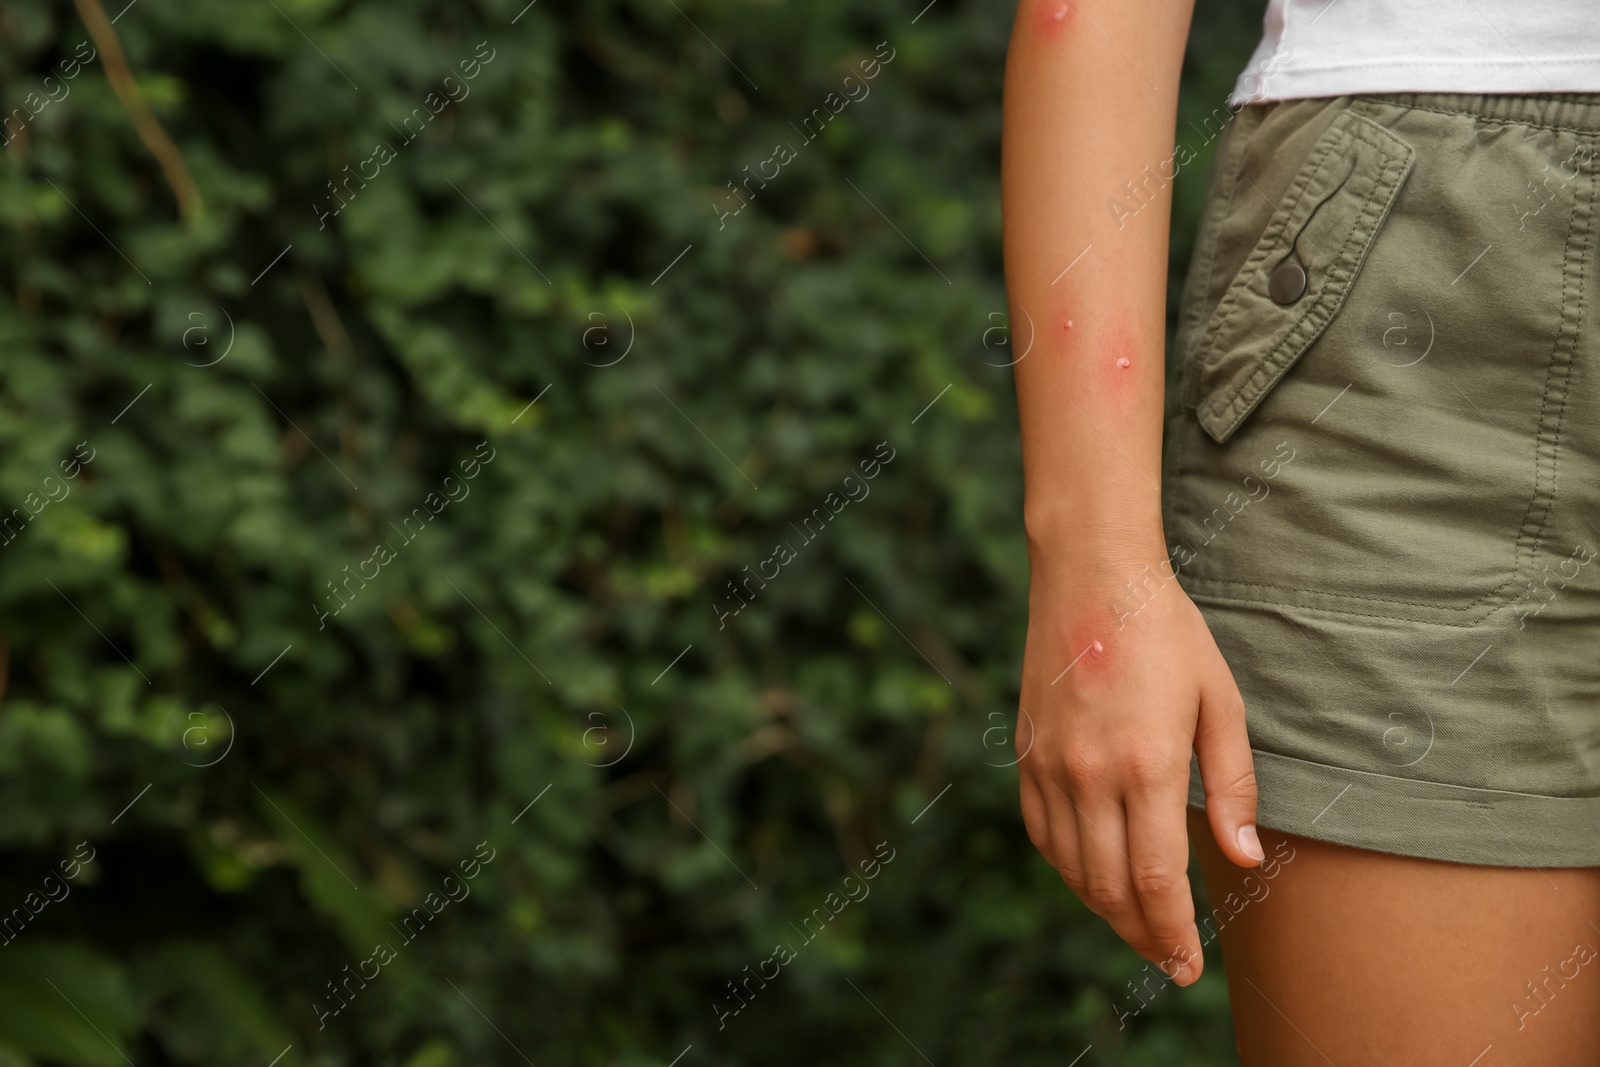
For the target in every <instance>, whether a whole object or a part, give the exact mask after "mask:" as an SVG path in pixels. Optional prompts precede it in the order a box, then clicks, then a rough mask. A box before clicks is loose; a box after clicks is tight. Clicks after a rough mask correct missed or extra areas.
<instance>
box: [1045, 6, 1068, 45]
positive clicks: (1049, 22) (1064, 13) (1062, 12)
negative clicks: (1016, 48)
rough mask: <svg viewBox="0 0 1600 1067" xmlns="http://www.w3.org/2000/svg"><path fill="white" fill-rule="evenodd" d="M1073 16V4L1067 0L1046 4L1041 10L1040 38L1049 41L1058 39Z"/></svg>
mask: <svg viewBox="0 0 1600 1067" xmlns="http://www.w3.org/2000/svg"><path fill="white" fill-rule="evenodd" d="M1071 16H1072V4H1070V3H1067V2H1066V0H1057V2H1055V3H1049V4H1045V5H1044V6H1043V7H1042V8H1040V10H1039V16H1038V27H1039V36H1041V37H1043V38H1045V39H1047V40H1048V39H1050V38H1053V37H1056V36H1057V35H1059V34H1060V33H1061V31H1062V30H1063V29H1064V28H1065V27H1066V25H1067V22H1068V20H1069V19H1070V18H1071Z"/></svg>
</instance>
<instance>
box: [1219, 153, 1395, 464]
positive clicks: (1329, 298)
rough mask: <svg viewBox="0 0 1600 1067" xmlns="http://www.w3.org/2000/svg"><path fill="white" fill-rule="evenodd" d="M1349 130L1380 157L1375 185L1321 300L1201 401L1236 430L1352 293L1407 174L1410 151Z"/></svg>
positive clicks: (1337, 258) (1347, 236)
mask: <svg viewBox="0 0 1600 1067" xmlns="http://www.w3.org/2000/svg"><path fill="white" fill-rule="evenodd" d="M1348 132H1349V133H1350V134H1351V135H1352V136H1353V137H1355V138H1357V139H1359V140H1362V141H1364V142H1366V143H1367V144H1369V145H1371V146H1372V148H1373V149H1374V150H1375V151H1376V152H1378V154H1379V156H1380V157H1381V159H1382V162H1381V163H1380V165H1379V169H1378V171H1377V173H1376V174H1375V175H1374V176H1373V183H1372V189H1371V191H1370V192H1368V193H1367V196H1366V200H1365V203H1363V205H1362V208H1361V214H1360V215H1359V216H1357V218H1356V219H1355V221H1354V222H1353V223H1352V224H1351V228H1350V230H1349V232H1347V233H1346V234H1345V237H1344V240H1343V241H1342V242H1341V243H1340V247H1339V254H1338V255H1336V256H1335V257H1333V264H1332V265H1330V270H1332V271H1334V272H1335V273H1334V274H1333V275H1332V278H1331V282H1332V284H1330V285H1328V286H1327V287H1325V288H1324V289H1323V291H1322V293H1321V294H1320V295H1319V297H1318V299H1317V301H1316V302H1315V303H1313V304H1312V305H1311V306H1310V307H1307V308H1306V309H1305V310H1304V311H1303V312H1302V313H1301V315H1300V317H1299V318H1298V319H1297V320H1296V321H1295V323H1294V324H1293V325H1292V326H1291V327H1290V328H1289V330H1288V331H1287V332H1286V333H1285V334H1284V337H1283V339H1282V340H1280V341H1279V342H1278V343H1277V344H1276V345H1274V346H1273V347H1272V348H1271V349H1270V350H1269V351H1268V352H1267V353H1266V354H1265V355H1263V356H1261V357H1260V358H1259V359H1258V360H1257V361H1256V368H1255V370H1254V371H1253V372H1252V373H1251V374H1250V376H1249V377H1248V378H1247V379H1245V380H1244V381H1243V382H1241V383H1239V384H1237V385H1235V386H1231V387H1228V388H1225V389H1223V390H1221V391H1219V392H1218V393H1215V394H1213V395H1212V396H1210V397H1208V398H1207V400H1206V401H1205V403H1204V405H1203V410H1204V412H1205V414H1206V415H1207V416H1208V417H1212V418H1220V419H1225V420H1226V421H1227V422H1228V423H1229V427H1228V429H1229V432H1230V433H1231V432H1232V430H1234V429H1237V427H1238V422H1239V421H1240V419H1241V418H1242V417H1243V415H1245V414H1248V413H1249V411H1250V410H1251V409H1253V408H1254V406H1255V405H1256V404H1258V403H1260V401H1261V400H1262V399H1263V398H1264V397H1265V395H1266V393H1267V392H1268V391H1269V390H1268V389H1261V390H1259V391H1258V390H1257V389H1256V387H1257V386H1258V385H1259V384H1261V382H1262V380H1263V378H1266V379H1268V383H1267V384H1268V386H1269V387H1270V385H1271V384H1272V382H1275V381H1276V380H1277V379H1278V378H1281V377H1282V376H1283V374H1284V373H1285V372H1286V371H1287V370H1288V369H1289V367H1290V366H1292V365H1293V364H1294V363H1295V361H1296V360H1298V359H1299V357H1300V355H1301V354H1303V352H1304V349H1305V348H1306V347H1307V346H1309V345H1310V344H1311V342H1312V341H1313V340H1315V339H1316V337H1317V335H1318V334H1320V333H1321V332H1322V330H1323V329H1324V328H1325V327H1326V326H1327V324H1328V323H1329V322H1330V321H1332V319H1333V316H1334V315H1335V314H1337V313H1338V310H1339V308H1340V307H1341V306H1343V304H1344V298H1345V295H1346V294H1347V293H1348V291H1349V288H1350V285H1351V284H1352V283H1353V282H1354V280H1355V276H1356V273H1357V271H1358V270H1359V268H1360V266H1361V264H1362V263H1363V262H1364V261H1365V260H1366V253H1367V252H1368V251H1369V250H1370V249H1371V247H1372V243H1373V241H1374V240H1375V239H1376V238H1377V231H1378V225H1377V223H1378V219H1377V218H1376V216H1380V215H1382V214H1383V213H1384V212H1386V211H1387V210H1388V208H1389V205H1390V203H1392V202H1393V200H1394V196H1395V194H1396V193H1397V192H1398V191H1399V187H1400V182H1401V181H1402V180H1403V178H1404V174H1405V170H1406V164H1407V162H1408V160H1409V153H1397V152H1393V151H1391V149H1392V147H1393V145H1392V142H1391V143H1388V144H1386V143H1384V142H1381V141H1379V140H1377V139H1375V136H1373V135H1370V134H1369V131H1367V130H1365V129H1363V128H1362V127H1360V126H1355V127H1354V128H1352V129H1350V130H1349V131H1348ZM1391 136H1392V135H1391ZM1397 162H1398V163H1399V164H1400V165H1399V167H1398V168H1396V167H1395V164H1396V163H1397ZM1396 169H1398V171H1399V172H1400V173H1399V174H1398V175H1397V176H1395V177H1394V178H1392V179H1391V173H1390V172H1391V171H1392V170H1396ZM1391 182H1392V184H1391ZM1386 190H1387V191H1386ZM1363 232H1365V234H1366V240H1365V242H1364V243H1363V245H1362V247H1361V249H1360V251H1359V253H1358V254H1356V255H1354V256H1351V255H1350V254H1349V253H1350V248H1351V245H1352V244H1353V243H1354V242H1356V241H1357V240H1358V239H1359V237H1360V235H1361V234H1362V233H1363ZM1345 260H1349V261H1350V262H1349V263H1348V265H1347V266H1341V265H1340V264H1341V261H1345ZM1220 331H1221V327H1220V326H1219V327H1218V335H1220ZM1286 349H1293V350H1294V354H1293V356H1291V357H1290V358H1287V359H1285V358H1284V357H1283V353H1284V352H1285V350H1286ZM1252 392H1254V393H1255V395H1254V396H1252V395H1251V394H1252ZM1224 399H1226V404H1224V403H1223V401H1224ZM1243 405H1248V406H1246V407H1245V410H1244V411H1243V412H1241V411H1240V410H1239V409H1240V407H1241V406H1243Z"/></svg>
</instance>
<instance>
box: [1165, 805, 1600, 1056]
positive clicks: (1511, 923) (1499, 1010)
mask: <svg viewBox="0 0 1600 1067" xmlns="http://www.w3.org/2000/svg"><path fill="white" fill-rule="evenodd" d="M1189 834H1190V840H1191V842H1192V843H1193V846H1194V850H1195V855H1196V857H1197V859H1198V861H1199V865H1200V871H1201V874H1202V876H1203V877H1204V880H1205V886H1206V893H1207V896H1208V898H1209V903H1210V904H1212V905H1220V904H1221V903H1222V902H1223V901H1226V900H1230V899H1231V900H1232V902H1233V903H1232V904H1231V906H1222V907H1217V910H1216V913H1215V914H1216V915H1218V916H1220V917H1221V919H1222V920H1223V921H1222V922H1221V923H1220V928H1219V929H1218V930H1217V934H1216V938H1217V940H1220V942H1221V945H1222V955H1223V960H1224V963H1225V965H1226V971H1227V976H1228V991H1229V996H1230V998H1231V1000H1232V1004H1233V1018H1234V1026H1235V1029H1236V1032H1237V1035H1238V1039H1239V1050H1240V1055H1241V1062H1242V1064H1243V1067H1300V1065H1302V1064H1304V1065H1308V1067H1309V1065H1316V1067H1326V1065H1327V1064H1334V1065H1337V1067H1363V1065H1369V1064H1370V1065H1384V1067H1387V1065H1390V1064H1404V1065H1406V1067H1433V1065H1436V1064H1437V1065H1440V1067H1469V1065H1470V1067H1514V1065H1518V1067H1519V1065H1528V1067H1595V1065H1596V1064H1600V868H1555V869H1546V870H1535V869H1524V868H1512V867H1479V866H1471V865H1467V864H1457V863H1444V862H1440V861H1436V860H1423V859H1413V858H1411V857H1407V856H1396V855H1390V854H1387V853H1382V852H1371V851H1367V850H1364V849H1356V848H1347V847H1345V846H1342V845H1334V844H1329V843H1326V842H1322V841H1315V840H1311V839H1309V838H1305V837H1300V836H1296V835H1289V834H1280V833H1277V832H1275V831H1272V830H1269V829H1267V828H1265V827H1262V828H1261V830H1260V834H1261V841H1262V845H1263V846H1264V848H1265V849H1266V852H1267V855H1268V856H1269V857H1272V856H1275V855H1276V856H1279V857H1283V856H1290V857H1291V858H1290V859H1289V860H1288V861H1287V862H1280V863H1279V864H1278V866H1277V867H1276V869H1275V870H1274V872H1273V875H1272V877H1271V878H1270V879H1266V878H1263V877H1262V872H1261V871H1259V870H1257V871H1255V872H1254V874H1255V880H1254V881H1253V882H1252V883H1250V884H1249V885H1247V884H1246V883H1245V878H1246V877H1247V876H1249V875H1251V874H1252V871H1250V870H1246V869H1244V868H1239V867H1235V866H1234V865H1233V864H1231V863H1229V862H1228V861H1227V859H1226V858H1225V857H1224V856H1223V855H1222V853H1221V852H1220V851H1219V850H1218V849H1217V846H1216V842H1215V841H1214V840H1213V839H1212V837H1211V830H1210V827H1209V826H1208V824H1207V823H1206V820H1205V814H1204V812H1202V811H1200V810H1199V809H1196V808H1190V809H1189ZM1291 848H1292V850H1293V851H1292V853H1291V852H1290V851H1289V850H1290V849H1291ZM1230 894H1231V895H1232V896H1231V897H1230ZM1197 911H1198V913H1199V917H1200V919H1201V928H1200V929H1201V936H1202V939H1206V938H1208V937H1209V936H1210V935H1209V929H1210V928H1209V927H1208V926H1207V925H1206V924H1205V919H1206V916H1207V914H1208V913H1207V912H1206V911H1205V910H1204V909H1197ZM1213 922H1215V920H1213ZM1208 944H1209V941H1208Z"/></svg>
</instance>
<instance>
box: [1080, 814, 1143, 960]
mask: <svg viewBox="0 0 1600 1067" xmlns="http://www.w3.org/2000/svg"><path fill="white" fill-rule="evenodd" d="M1069 803H1073V802H1072V801H1069ZM1073 810H1074V812H1075V814H1076V816H1077V831H1078V847H1079V848H1080V849H1081V850H1082V852H1083V887H1082V888H1081V889H1079V890H1078V891H1077V892H1078V896H1080V897H1081V898H1083V902H1084V903H1085V904H1087V905H1088V906H1089V910H1090V911H1092V912H1094V913H1095V914H1096V915H1098V916H1100V917H1101V918H1102V919H1104V920H1106V922H1108V923H1110V924H1111V928H1112V929H1113V930H1115V931H1116V932H1117V936H1118V937H1120V938H1122V940H1124V941H1126V942H1127V943H1128V944H1129V945H1132V946H1133V947H1134V949H1135V951H1138V950H1139V948H1140V946H1143V945H1148V944H1149V943H1150V927H1149V925H1148V924H1147V923H1146V922H1145V917H1144V912H1143V911H1142V910H1141V909H1140V907H1139V899H1138V897H1137V896H1136V895H1135V893H1134V888H1133V871H1132V869H1131V868H1130V867H1129V865H1128V844H1127V842H1128V831H1127V826H1126V824H1125V822H1124V816H1123V808H1122V803H1121V802H1120V801H1119V800H1116V799H1114V798H1112V797H1098V798H1089V797H1085V798H1084V800H1083V801H1082V802H1081V803H1073ZM1141 955H1143V953H1142V952H1141Z"/></svg>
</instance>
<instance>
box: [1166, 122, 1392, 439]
mask: <svg viewBox="0 0 1600 1067" xmlns="http://www.w3.org/2000/svg"><path fill="white" fill-rule="evenodd" d="M1415 158H1416V153H1415V151H1413V149H1412V148H1411V146H1410V145H1408V144H1407V143H1406V142H1405V141H1403V140H1401V139H1400V138H1399V137H1397V136H1395V135H1394V134H1392V133H1390V132H1389V131H1388V130H1386V129H1384V128H1383V127H1382V126H1379V125H1378V124H1377V123H1375V122H1373V121H1372V120H1371V119H1368V118H1365V117H1364V116H1361V115H1358V114H1356V113H1355V112H1353V111H1349V110H1346V111H1345V112H1344V113H1343V114H1341V115H1340V116H1339V117H1338V118H1337V119H1336V120H1334V122H1333V124H1332V125H1331V126H1329V127H1328V129H1327V130H1326V131H1325V132H1324V133H1323V134H1322V136H1321V137H1320V138H1318V140H1317V143H1316V145H1315V146H1314V147H1313V149H1312V151H1311V154H1310V155H1309V156H1308V157H1307V159H1306V161H1305V163H1303V164H1302V165H1301V167H1300V171H1299V173H1298V174H1296V175H1295V179H1294V181H1293V182H1292V183H1291V185H1290V187H1289V191H1288V193H1287V194H1286V195H1285V197H1284V203H1285V204H1286V205H1287V207H1286V208H1285V209H1280V210H1279V211H1278V212H1277V213H1276V214H1274V216H1273V218H1272V221H1271V222H1270V223H1268V225H1267V229H1266V232H1265V233H1263V234H1262V235H1261V238H1260V240H1259V241H1257V242H1256V246H1255V248H1254V249H1253V250H1252V251H1251V253H1250V256H1249V258H1248V259H1246V260H1245V264H1244V266H1243V267H1241V268H1240V269H1239V273H1238V274H1237V275H1236V276H1235V277H1234V279H1233V281H1232V282H1230V283H1229V285H1228V288H1227V291H1226V292H1225V293H1224V294H1223V296H1222V299H1221V301H1219V302H1218V304H1217V307H1216V310H1215V311H1214V312H1213V313H1212V317H1211V322H1210V324H1209V325H1208V327H1207V329H1206V335H1205V337H1204V339H1203V341H1202V343H1201V347H1200V351H1199V353H1198V354H1197V357H1196V363H1197V367H1198V372H1199V377H1200V381H1199V386H1200V399H1199V403H1198V406H1197V415H1198V417H1199V420H1200V425H1201V426H1202V427H1204V428H1205V431H1206V433H1208V434H1210V435H1211V437H1212V439H1213V440H1215V441H1216V442H1217V443H1218V444H1221V443H1222V442H1224V441H1226V440H1227V439H1228V438H1229V437H1231V436H1232V435H1233V432H1234V431H1235V430H1237V429H1238V428H1239V424H1240V423H1242V422H1243V421H1244V420H1245V417H1246V416H1247V415H1249V414H1250V412H1252V411H1254V410H1255V407H1256V405H1257V404H1259V403H1260V402H1261V400H1262V398H1263V397H1265V396H1266V395H1267V393H1268V392H1269V391H1270V390H1271V389H1272V387H1273V386H1274V385H1276V384H1277V383H1278V380H1279V379H1280V378H1282V377H1283V375H1284V373H1285V372H1286V371H1288V369H1289V368H1290V367H1291V366H1292V365H1293V364H1294V361H1295V360H1297V359H1299V358H1300V354H1301V353H1302V352H1304V351H1305V350H1306V348H1307V346H1309V345H1310V344H1311V343H1312V342H1313V341H1315V340H1316V339H1317V336H1318V335H1319V334H1321V333H1322V330H1323V327H1325V326H1326V325H1327V324H1328V322H1329V321H1330V320H1331V319H1332V318H1333V316H1334V314H1335V313H1337V312H1338V310H1339V306H1340V305H1341V304H1343V303H1344V297H1345V293H1346V292H1348V291H1349V289H1350V286H1351V284H1352V283H1353V282H1354V281H1355V277H1356V273H1357V271H1359V270H1360V269H1361V263H1362V261H1363V260H1364V259H1365V258H1366V255H1367V249H1368V248H1369V247H1371V245H1372V240H1373V238H1374V237H1375V236H1376V235H1377V233H1378V229H1379V227H1380V226H1382V224H1383V220H1384V218H1385V217H1386V216H1387V215H1388V213H1389V208H1390V205H1391V204H1393V203H1394V199H1395V196H1396V195H1397V194H1398V193H1399V191H1400V186H1401V185H1402V184H1404V182H1405V180H1406V176H1407V175H1408V174H1410V173H1411V165H1412V163H1413V161H1414V160H1415ZM1285 258H1292V259H1295V260H1297V261H1298V262H1299V263H1301V264H1302V265H1303V266H1305V267H1306V275H1307V282H1306V289H1305V292H1304V294H1302V295H1301V297H1300V298H1299V299H1298V300H1296V301H1295V302H1294V303H1292V304H1289V305H1287V306H1285V305H1282V304H1279V303H1278V302H1276V301H1275V300H1273V299H1272V296H1271V294H1270V293H1269V292H1268V288H1267V286H1268V279H1269V278H1270V277H1271V275H1272V272H1273V270H1274V269H1275V268H1276V267H1277V266H1278V265H1279V264H1280V263H1282V262H1283V261H1284V259H1285Z"/></svg>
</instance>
